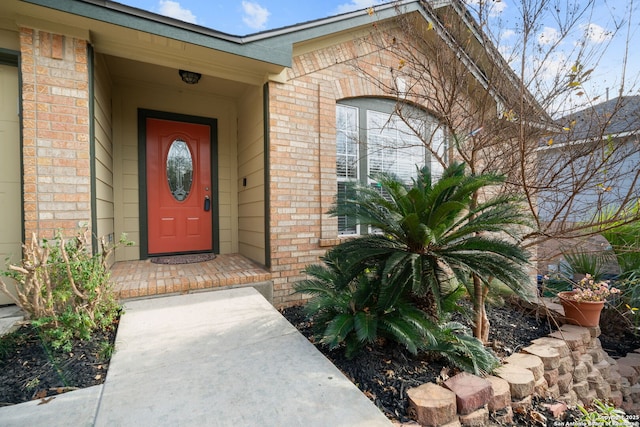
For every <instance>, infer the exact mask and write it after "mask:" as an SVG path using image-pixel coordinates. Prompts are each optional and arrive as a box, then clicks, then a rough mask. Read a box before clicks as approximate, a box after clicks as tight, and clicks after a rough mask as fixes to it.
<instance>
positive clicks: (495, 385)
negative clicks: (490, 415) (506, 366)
mask: <svg viewBox="0 0 640 427" xmlns="http://www.w3.org/2000/svg"><path fill="white" fill-rule="evenodd" d="M487 381H489V382H490V383H491V389H492V396H491V399H489V404H488V409H489V411H490V412H494V411H500V410H502V409H504V408H506V407H510V406H509V405H510V403H511V390H510V388H509V383H508V382H507V381H506V380H503V379H502V378H498V377H495V376H488V377H487Z"/></svg>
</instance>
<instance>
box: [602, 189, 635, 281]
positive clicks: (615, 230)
mask: <svg viewBox="0 0 640 427" xmlns="http://www.w3.org/2000/svg"><path fill="white" fill-rule="evenodd" d="M618 210H619V208H618V207H616V206H614V207H611V208H609V209H604V210H602V211H601V212H600V215H599V217H598V223H600V224H610V225H611V226H610V227H609V228H607V229H606V230H603V231H601V234H602V235H603V236H604V237H605V238H606V239H607V241H608V242H609V244H611V247H612V248H613V251H614V252H615V254H616V257H617V259H618V264H619V265H620V268H621V270H622V278H625V277H627V276H628V275H630V274H633V272H640V222H639V221H637V220H634V219H635V218H637V217H638V215H639V214H640V200H638V201H637V202H636V203H635V204H634V205H632V206H630V207H628V208H627V209H625V210H623V212H621V213H619V212H618ZM614 217H618V218H621V219H620V220H619V221H616V222H613V223H612V221H611V218H614Z"/></svg>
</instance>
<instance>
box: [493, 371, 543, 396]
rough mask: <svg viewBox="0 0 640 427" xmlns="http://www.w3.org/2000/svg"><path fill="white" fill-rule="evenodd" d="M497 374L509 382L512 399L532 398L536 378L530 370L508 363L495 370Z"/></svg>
mask: <svg viewBox="0 0 640 427" xmlns="http://www.w3.org/2000/svg"><path fill="white" fill-rule="evenodd" d="M495 374H496V375H497V376H498V377H500V378H502V379H503V380H506V381H507V382H508V383H509V390H510V391H511V399H516V400H520V399H525V398H527V397H529V398H531V395H532V394H533V389H534V383H535V379H534V377H533V373H531V371H530V370H528V369H525V368H521V367H519V366H516V365H512V364H506V365H503V366H500V367H499V368H498V369H496V370H495Z"/></svg>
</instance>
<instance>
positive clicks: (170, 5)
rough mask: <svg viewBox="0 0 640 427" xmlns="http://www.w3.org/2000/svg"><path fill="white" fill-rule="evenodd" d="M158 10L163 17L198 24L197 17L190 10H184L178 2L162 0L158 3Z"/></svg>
mask: <svg viewBox="0 0 640 427" xmlns="http://www.w3.org/2000/svg"><path fill="white" fill-rule="evenodd" d="M158 8H159V12H160V14H161V15H165V16H168V17H170V18H175V19H179V20H181V21H185V22H190V23H192V24H195V23H196V22H197V19H196V16H195V15H194V14H193V13H192V12H191V11H190V10H189V9H184V8H183V7H182V6H180V3H178V2H177V1H172V0H160V1H159V2H158Z"/></svg>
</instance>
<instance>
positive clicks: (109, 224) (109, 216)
mask: <svg viewBox="0 0 640 427" xmlns="http://www.w3.org/2000/svg"><path fill="white" fill-rule="evenodd" d="M94 78H95V84H94V114H95V117H94V125H95V141H94V143H95V159H94V162H95V163H94V166H95V172H96V178H95V179H96V182H95V185H96V194H95V197H96V220H97V234H98V237H103V236H104V237H105V238H106V239H107V240H109V241H113V240H114V238H115V236H114V195H113V137H112V135H113V131H112V120H111V117H112V112H111V91H112V84H111V79H110V77H109V72H108V70H107V67H106V64H105V62H104V58H103V57H102V56H101V55H97V56H96V61H95V73H94Z"/></svg>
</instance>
